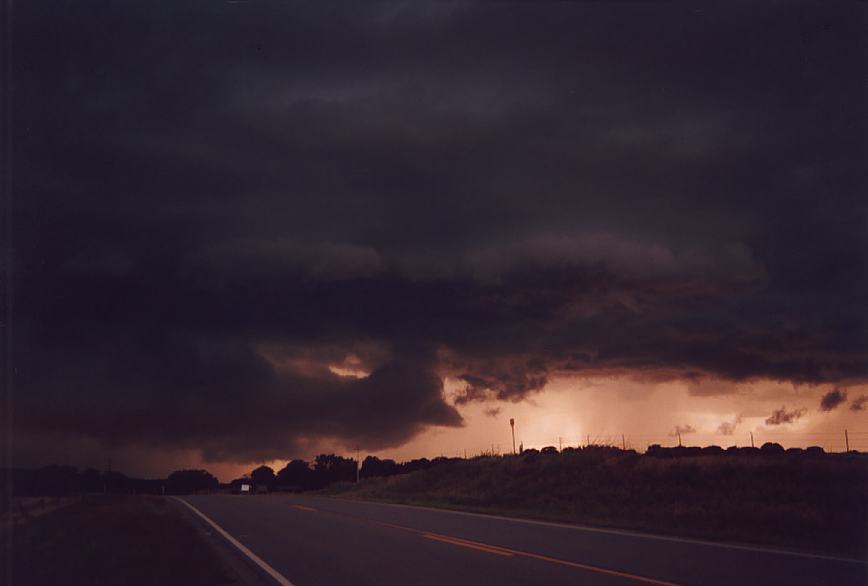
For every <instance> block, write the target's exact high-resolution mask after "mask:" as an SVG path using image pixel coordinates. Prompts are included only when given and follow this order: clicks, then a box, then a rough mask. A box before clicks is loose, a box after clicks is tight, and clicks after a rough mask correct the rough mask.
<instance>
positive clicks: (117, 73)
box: [11, 0, 868, 480]
mask: <svg viewBox="0 0 868 586" xmlns="http://www.w3.org/2000/svg"><path fill="white" fill-rule="evenodd" d="M866 10H868V9H866V6H865V4H864V3H856V2H816V3H800V2H795V3H778V2H759V3H758V2H745V3H727V4H726V5H724V4H720V3H707V4H706V3H684V2H675V3H671V4H666V3H642V2H640V3H631V2H521V3H510V2H484V3H465V2H430V3H427V2H389V3H370V4H369V3H365V4H364V5H362V4H361V3H355V2H347V3H341V2H335V3H313V2H294V1H290V0H281V1H265V0H248V1H240V2H221V1H217V0H208V1H204V0H201V1H190V0H183V1H180V2H172V3H154V2H137V1H130V2H110V1H107V0H97V1H94V2H88V3H81V2H73V1H64V2H60V3H58V2H43V1H35V2H26V3H25V2H20V3H16V6H15V13H14V24H13V33H14V38H13V49H14V56H13V72H12V81H13V84H12V88H13V100H14V109H13V126H12V129H11V136H12V144H13V154H14V166H13V179H12V185H13V198H12V200H13V202H14V205H13V207H12V214H13V216H12V218H13V235H12V244H13V249H12V260H13V265H12V269H11V274H12V282H11V291H12V295H13V299H14V306H13V314H12V320H11V327H12V328H13V330H12V332H13V333H12V340H13V345H12V353H11V360H12V364H13V368H14V370H13V375H12V380H13V391H12V392H13V403H14V412H13V415H12V418H13V429H12V442H13V444H12V453H13V457H14V463H15V465H17V466H35V465H43V464H47V463H50V462H57V463H66V464H72V465H77V466H82V467H83V466H96V467H98V468H103V467H105V466H106V463H107V462H108V461H109V460H110V461H111V462H112V463H113V466H114V467H115V468H116V469H121V470H125V471H127V472H128V473H132V474H138V475H150V476H156V475H162V474H166V473H168V472H169V471H171V470H173V469H175V468H178V467H205V468H208V469H209V470H211V471H214V472H215V473H217V474H218V475H219V476H220V477H221V479H223V480H228V479H229V478H231V477H232V476H235V475H238V474H240V473H241V472H242V471H244V470H250V469H251V468H252V467H253V466H255V465H257V464H259V463H262V462H269V463H272V464H273V465H275V466H278V467H279V465H280V464H281V463H282V462H284V461H286V460H289V459H292V458H311V457H312V456H314V455H316V454H317V453H320V452H322V451H334V452H336V453H341V454H345V455H352V454H355V453H356V450H357V449H358V450H359V453H360V454H361V453H363V454H377V455H381V456H382V457H394V458H398V459H407V458H414V457H422V456H425V457H433V456H438V455H448V456H455V455H463V454H464V453H465V451H466V452H467V453H468V455H471V454H477V453H481V452H483V451H496V452H507V451H510V450H511V449H512V446H511V437H510V429H509V418H514V419H516V439H517V442H519V443H522V444H524V446H525V447H543V446H545V445H558V443H559V442H560V443H562V444H563V445H578V444H580V443H583V442H584V443H586V442H588V441H591V442H598V443H600V442H606V443H614V444H628V443H629V446H630V447H634V448H637V449H644V447H645V446H647V445H648V444H649V443H661V444H667V443H669V444H672V443H677V441H678V437H679V436H680V437H681V439H682V441H684V442H685V443H698V444H703V445H705V444H717V445H749V442H750V433H751V432H754V433H755V434H756V437H757V440H756V441H760V440H762V441H780V442H781V443H784V444H785V445H793V446H806V445H824V446H826V447H827V449H843V430H844V429H848V430H849V432H850V434H851V439H852V440H853V443H854V444H855V445H854V446H851V447H856V448H859V449H866V450H868V425H866V423H868V312H866V310H865V308H866V304H865V300H866V299H868V203H866V202H868V200H866V195H865V194H866V187H868V178H866V166H865V160H866V154H868V152H866V151H868V149H866V146H868V145H866V140H868V138H866V137H868V133H866V130H868V128H866V104H868V85H866V83H865V76H864V72H865V71H866V69H868V46H866V44H868V37H866V35H865V34H864V31H865V27H866V24H868V22H866V20H868V14H866ZM860 442H861V443H860ZM363 457H364V456H363Z"/></svg>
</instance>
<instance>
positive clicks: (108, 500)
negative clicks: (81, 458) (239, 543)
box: [11, 495, 235, 586]
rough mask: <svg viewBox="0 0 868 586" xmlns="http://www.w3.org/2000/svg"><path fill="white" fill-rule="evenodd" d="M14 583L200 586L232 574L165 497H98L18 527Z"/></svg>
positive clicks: (230, 581)
mask: <svg viewBox="0 0 868 586" xmlns="http://www.w3.org/2000/svg"><path fill="white" fill-rule="evenodd" d="M11 583H12V584H15V585H16V586H41V585H43V584H45V585H57V584H65V585H79V584H81V585H85V584H87V585H91V586H101V585H115V584H124V585H128V586H139V585H141V586H151V585H153V584H162V585H171V584H178V585H184V586H196V585H199V584H201V585H203V586H204V585H220V584H233V583H235V575H234V574H233V573H232V571H231V569H229V568H228V567H226V566H225V564H224V562H223V561H222V560H221V559H220V557H219V556H218V555H217V554H216V553H215V552H214V551H213V550H212V549H211V548H210V546H209V545H208V544H207V543H206V542H205V541H203V540H202V539H201V537H200V536H199V535H198V534H197V530H196V529H195V528H194V527H193V525H191V524H190V523H189V522H188V521H187V520H186V519H184V518H183V517H182V516H181V514H180V513H179V512H178V509H177V508H176V507H174V506H172V505H171V504H170V503H169V502H168V501H167V500H166V499H164V498H162V497H154V496H118V495H109V496H103V495H99V496H87V497H83V498H81V499H78V500H76V501H75V502H72V503H65V506H60V507H59V508H56V510H51V511H48V512H45V513H44V514H39V515H35V516H32V517H30V518H29V519H28V520H27V521H26V522H24V523H18V524H17V525H16V530H15V533H14V537H13V548H12V582H11Z"/></svg>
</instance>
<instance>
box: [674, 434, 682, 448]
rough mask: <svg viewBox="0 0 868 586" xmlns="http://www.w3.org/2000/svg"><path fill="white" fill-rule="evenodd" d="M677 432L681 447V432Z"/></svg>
mask: <svg viewBox="0 0 868 586" xmlns="http://www.w3.org/2000/svg"><path fill="white" fill-rule="evenodd" d="M675 434H676V435H677V436H678V447H679V448H680V447H681V432H680V431H676V432H675Z"/></svg>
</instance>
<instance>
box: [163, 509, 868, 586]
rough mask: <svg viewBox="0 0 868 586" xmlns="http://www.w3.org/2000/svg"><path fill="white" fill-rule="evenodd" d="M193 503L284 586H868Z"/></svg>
mask: <svg viewBox="0 0 868 586" xmlns="http://www.w3.org/2000/svg"><path fill="white" fill-rule="evenodd" d="M183 503H186V504H187V506H186V507H185V506H184V505H183ZM183 503H181V502H179V503H177V506H178V507H179V508H183V509H185V510H187V512H188V513H189V514H190V515H191V517H193V518H195V519H196V520H197V522H198V523H201V524H202V526H203V527H204V528H209V530H212V531H214V530H216V531H217V532H218V533H221V534H222V532H223V531H225V534H226V535H225V536H224V537H226V538H227V539H228V540H230V542H233V541H234V542H235V545H234V547H235V548H236V549H235V551H236V552H237V553H238V555H245V556H247V557H248V558H250V557H251V556H252V558H256V560H257V563H259V565H260V566H262V567H264V568H267V569H268V570H269V571H271V572H272V574H271V575H272V578H269V579H270V580H274V582H275V583H277V584H284V585H286V584H292V585H295V586H337V585H344V584H347V585H351V584H352V585H377V586H391V585H410V584H425V585H429V584H430V585H437V586H442V585H450V586H460V585H468V586H469V585H473V586H478V585H480V584H493V585H498V586H510V585H518V584H546V585H562V584H570V585H576V584H582V585H584V584H587V585H610V586H616V585H633V586H635V585H643V584H644V585H648V584H651V585H658V586H662V585H667V584H677V585H685V586H686V585H702V586H716V585H720V586H733V585H752V584H758V585H761V584H774V585H780V584H787V585H800V584H804V585H810V586H821V585H830V586H831V585H835V586H839V585H848V584H854V585H864V584H868V565H866V563H865V562H863V561H855V560H847V559H844V558H834V557H826V556H817V555H805V554H795V553H790V552H783V551H776V550H773V549H768V548H751V547H741V546H726V545H720V544H711V543H707V542H700V541H693V540H687V539H678V538H667V537H655V536H648V535H640V534H636V533H631V532H626V531H610V530H601V529H593V528H584V527H575V526H567V525H558V524H553V523H542V522H534V521H523V520H516V519H506V518H502V517H490V516H483V515H473V514H467V513H456V512H451V511H443V510H435V509H427V508H419V507H408V506H401V505H389V504H382V503H372V502H359V501H350V500H342V499H332V498H326V497H315V496H304V495H292V496H285V495H269V496H228V495H196V496H186V497H183ZM190 506H192V509H191V508H190ZM194 509H195V510H194ZM196 511H198V513H196ZM202 516H204V517H205V518H207V520H206V519H205V518H203V517H202ZM215 525H216V527H215ZM221 530H222V531H221ZM239 547H240V549H237V548H239ZM242 550H243V551H242Z"/></svg>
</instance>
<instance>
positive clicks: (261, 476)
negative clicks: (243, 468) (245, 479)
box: [250, 466, 274, 490]
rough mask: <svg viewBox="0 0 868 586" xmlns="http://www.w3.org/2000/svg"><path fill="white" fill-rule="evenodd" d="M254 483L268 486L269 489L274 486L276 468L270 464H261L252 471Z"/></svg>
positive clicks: (258, 485)
mask: <svg viewBox="0 0 868 586" xmlns="http://www.w3.org/2000/svg"><path fill="white" fill-rule="evenodd" d="M250 478H252V479H253V484H254V485H255V486H257V487H263V486H264V487H267V488H268V489H269V490H270V489H271V487H272V486H274V469H273V468H271V467H270V466H260V467H259V468H257V469H256V470H254V471H253V472H251V473H250Z"/></svg>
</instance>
